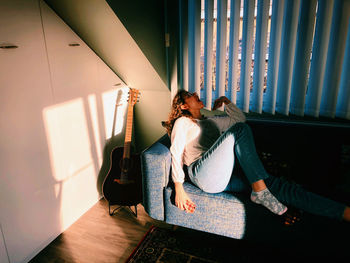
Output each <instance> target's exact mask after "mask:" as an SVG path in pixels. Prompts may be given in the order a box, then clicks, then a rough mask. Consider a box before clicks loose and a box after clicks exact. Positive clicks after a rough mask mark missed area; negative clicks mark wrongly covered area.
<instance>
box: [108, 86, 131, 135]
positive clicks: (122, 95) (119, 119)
mask: <svg viewBox="0 0 350 263" xmlns="http://www.w3.org/2000/svg"><path fill="white" fill-rule="evenodd" d="M128 91H129V88H128V87H123V88H119V89H114V90H110V91H107V92H104V93H103V94H102V101H103V112H104V119H105V127H106V138H107V139H109V138H111V137H112V136H115V135H118V134H120V133H121V132H122V130H123V127H124V122H125V119H124V116H125V113H126V110H127V106H128V103H127V100H128ZM113 126H114V130H113Z"/></svg>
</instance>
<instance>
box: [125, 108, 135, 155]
mask: <svg viewBox="0 0 350 263" xmlns="http://www.w3.org/2000/svg"><path fill="white" fill-rule="evenodd" d="M133 109H134V108H133V104H132V103H131V102H129V105H128V114H127V119H126V129H125V140H124V153H123V158H130V148H131V139H132V126H133V125H132V124H133V115H134V110H133Z"/></svg>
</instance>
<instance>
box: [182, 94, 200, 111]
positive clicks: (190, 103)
mask: <svg viewBox="0 0 350 263" xmlns="http://www.w3.org/2000/svg"><path fill="white" fill-rule="evenodd" d="M184 101H185V104H184V106H187V107H188V108H187V109H188V110H189V111H191V110H200V109H202V108H203V107H204V104H203V102H202V101H201V100H200V99H199V97H198V95H197V93H196V92H194V93H190V92H189V93H187V94H186V96H185V98H184Z"/></svg>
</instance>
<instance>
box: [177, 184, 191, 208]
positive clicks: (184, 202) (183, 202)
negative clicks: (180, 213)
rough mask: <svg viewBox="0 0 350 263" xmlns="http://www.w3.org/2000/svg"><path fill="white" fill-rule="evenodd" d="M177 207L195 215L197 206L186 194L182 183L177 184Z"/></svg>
mask: <svg viewBox="0 0 350 263" xmlns="http://www.w3.org/2000/svg"><path fill="white" fill-rule="evenodd" d="M175 205H176V206H177V207H178V208H180V209H181V210H185V211H186V212H187V213H193V212H194V209H195V207H196V205H195V204H194V203H193V202H192V200H191V199H190V198H189V197H188V195H187V194H186V192H185V190H184V188H183V186H182V183H175Z"/></svg>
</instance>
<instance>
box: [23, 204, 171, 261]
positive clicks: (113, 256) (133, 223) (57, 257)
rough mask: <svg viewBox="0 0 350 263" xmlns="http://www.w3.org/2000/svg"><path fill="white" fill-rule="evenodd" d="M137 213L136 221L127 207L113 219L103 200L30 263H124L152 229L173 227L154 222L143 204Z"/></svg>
mask: <svg viewBox="0 0 350 263" xmlns="http://www.w3.org/2000/svg"><path fill="white" fill-rule="evenodd" d="M137 212H138V215H137V218H136V217H135V216H134V215H133V214H132V213H131V212H130V210H129V209H128V208H127V207H125V208H124V207H123V208H122V209H120V210H119V211H118V212H117V213H116V214H114V215H113V216H110V215H109V214H108V205H107V202H106V201H105V200H104V199H101V200H100V201H99V202H98V203H97V204H96V205H94V206H93V207H92V208H91V209H90V210H89V211H88V212H86V213H85V214H84V215H83V216H82V217H81V218H80V219H79V220H78V221H76V222H75V223H74V224H73V225H72V226H71V227H69V228H68V229H67V230H66V231H65V232H64V233H62V234H61V235H60V236H59V237H57V238H56V239H55V240H54V241H53V242H51V243H50V244H49V245H48V246H47V247H46V248H45V249H44V250H42V251H41V252H40V253H39V254H38V255H37V256H36V257H34V258H33V259H32V260H31V261H30V263H34V262H45V263H47V262H60V263H61V262H69V263H78V262H79V263H84V262H87V263H90V262H98V263H104V262H108V263H109V262H124V261H125V260H126V259H127V258H128V257H129V255H130V254H131V253H132V251H133V250H134V248H135V247H136V246H137V245H138V243H139V242H140V240H141V239H142V237H143V236H144V235H145V234H146V233H147V231H148V229H149V228H150V227H151V226H152V225H155V226H161V227H165V228H171V227H172V226H171V225H168V224H165V223H164V222H161V221H156V220H154V219H152V218H150V217H149V216H148V215H147V213H146V212H145V210H144V208H143V206H142V205H140V204H139V205H138V206H137Z"/></svg>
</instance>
